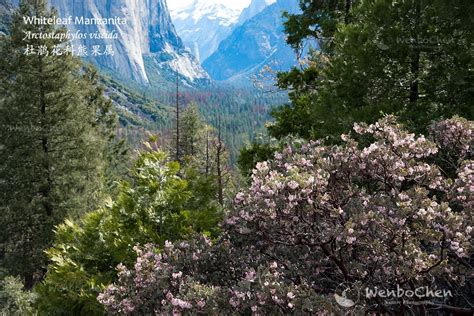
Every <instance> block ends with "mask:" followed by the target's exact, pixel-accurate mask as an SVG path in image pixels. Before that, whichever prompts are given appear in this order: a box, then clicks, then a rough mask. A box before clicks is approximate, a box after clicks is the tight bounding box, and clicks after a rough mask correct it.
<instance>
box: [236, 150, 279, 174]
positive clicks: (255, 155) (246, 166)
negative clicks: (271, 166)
mask: <svg viewBox="0 0 474 316" xmlns="http://www.w3.org/2000/svg"><path fill="white" fill-rule="evenodd" d="M277 150H278V147H277V146H275V145H272V144H269V143H258V142H253V143H252V144H251V145H250V146H248V147H245V148H243V149H242V150H241V151H240V155H239V160H238V161H237V165H238V166H239V170H240V172H241V173H242V175H243V176H244V177H247V178H248V177H250V176H251V175H252V170H253V169H254V168H255V166H256V165H257V162H261V161H267V160H270V159H272V158H273V155H274V154H275V152H276V151H277Z"/></svg>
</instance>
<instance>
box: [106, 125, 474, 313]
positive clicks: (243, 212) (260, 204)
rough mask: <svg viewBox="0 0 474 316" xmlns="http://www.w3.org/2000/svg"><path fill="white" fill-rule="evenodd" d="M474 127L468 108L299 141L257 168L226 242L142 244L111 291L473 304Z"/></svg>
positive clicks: (276, 300)
mask: <svg viewBox="0 0 474 316" xmlns="http://www.w3.org/2000/svg"><path fill="white" fill-rule="evenodd" d="M473 131H474V124H473V122H470V121H466V120H464V119H462V118H459V117H454V118H453V119H450V120H445V121H442V122H439V123H436V124H434V125H433V126H432V128H431V132H430V136H429V137H425V136H416V135H414V134H411V133H409V132H407V131H405V130H404V129H403V128H402V126H400V125H399V124H398V123H397V122H396V118H394V117H392V116H388V117H386V118H384V119H382V120H381V121H379V122H377V123H376V124H373V125H366V124H356V125H355V126H354V135H351V136H350V135H343V136H342V140H343V144H342V145H339V146H331V147H329V146H324V145H323V144H322V143H320V142H310V143H301V142H298V141H293V142H290V144H288V146H287V147H286V148H285V149H284V150H283V151H282V152H279V153H276V154H275V157H274V159H273V160H272V161H268V162H262V163H259V164H258V165H257V167H256V169H255V170H254V171H253V175H252V184H251V186H250V187H249V188H248V189H246V190H244V191H242V192H240V193H238V194H237V196H236V198H235V201H234V205H233V210H232V211H231V212H230V214H229V215H228V217H227V219H226V220H225V222H224V224H223V225H222V226H223V230H224V234H223V236H222V237H221V239H219V240H218V241H217V242H216V243H214V244H211V243H210V242H209V241H207V240H205V239H202V238H201V239H199V238H196V240H195V241H192V242H190V243H187V242H185V243H176V244H171V243H167V244H166V247H165V248H164V249H161V250H158V249H155V248H154V246H151V245H148V246H145V247H144V248H140V247H137V248H136V251H137V254H138V259H137V262H136V264H135V266H134V267H132V268H126V267H124V266H123V265H121V266H119V280H118V281H117V282H116V283H115V284H114V285H111V286H109V287H108V288H107V289H106V291H105V292H103V293H102V294H101V295H100V296H99V298H98V299H99V301H100V302H101V303H102V304H104V305H105V306H106V308H107V310H108V311H109V312H110V313H112V314H135V315H142V314H168V313H174V314H199V313H203V314H229V315H231V314H242V313H244V314H254V315H274V314H275V315H276V314H289V313H293V314H325V313H327V314H331V313H336V314H337V313H341V312H343V311H345V308H350V310H351V311H357V312H392V313H405V312H407V311H408V310H410V309H411V310H412V312H425V313H426V312H427V311H429V310H430V309H437V310H438V311H442V310H444V311H448V312H465V313H469V312H470V310H469V309H468V308H469V304H472V302H469V301H468V300H469V298H470V297H471V298H472V297H473V293H469V288H471V289H472V282H473V281H472V277H473V276H472V271H473V270H472V262H473V251H472V249H473V239H472V235H473V226H474V225H473V212H472V211H473V203H474V161H473V160H472V153H473V143H474V142H473V133H474V132H473ZM394 289H402V290H403V292H400V291H399V292H398V294H397V295H395V296H392V297H390V296H387V295H380V292H378V290H387V291H390V290H394ZM418 289H425V291H418ZM441 289H442V290H443V291H444V292H442V293H444V295H438V294H436V295H433V291H436V290H441ZM407 291H413V293H417V294H416V295H410V296H409V297H405V296H404V294H403V293H407ZM429 291H431V292H429ZM400 293H402V294H400ZM430 293H431V295H430ZM334 294H340V296H339V297H343V298H344V299H345V301H344V302H343V303H344V304H341V305H344V306H339V305H338V304H336V301H335V300H334ZM423 294H425V295H423ZM339 303H340V302H339ZM346 303H347V304H346Z"/></svg>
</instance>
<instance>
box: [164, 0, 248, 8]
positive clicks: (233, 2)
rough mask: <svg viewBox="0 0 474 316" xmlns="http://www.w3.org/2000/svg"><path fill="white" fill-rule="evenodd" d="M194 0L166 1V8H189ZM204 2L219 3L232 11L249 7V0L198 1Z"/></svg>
mask: <svg viewBox="0 0 474 316" xmlns="http://www.w3.org/2000/svg"><path fill="white" fill-rule="evenodd" d="M194 1H196V0H167V2H168V7H169V8H170V9H171V10H175V9H181V8H184V7H187V6H190V5H191V4H192V3H193V2H194ZM198 1H205V2H208V3H209V2H213V3H221V4H223V5H225V6H226V7H229V8H232V9H239V10H243V9H244V8H246V7H248V6H249V5H250V2H251V0H198Z"/></svg>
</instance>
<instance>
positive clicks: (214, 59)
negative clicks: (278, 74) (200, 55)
mask: <svg viewBox="0 0 474 316" xmlns="http://www.w3.org/2000/svg"><path fill="white" fill-rule="evenodd" d="M283 11H288V12H290V13H296V12H299V6H298V1H295V0H278V1H277V2H275V3H274V4H272V5H270V6H268V7H266V8H265V9H264V10H263V11H262V12H260V13H259V14H257V15H256V16H254V17H253V18H251V19H250V20H248V21H246V22H245V23H244V24H242V25H241V26H239V27H237V28H235V29H234V31H233V32H232V34H231V35H230V36H229V37H227V38H226V39H225V40H223V41H222V42H221V44H220V45H219V49H218V50H217V51H216V52H215V53H214V54H213V55H211V56H210V57H209V58H208V59H207V60H205V61H204V63H203V67H204V69H206V70H207V72H208V73H209V74H210V75H211V77H212V78H213V79H215V80H218V81H225V80H231V81H243V82H245V81H247V82H248V81H249V77H250V76H252V75H254V74H256V73H258V72H259V71H260V70H261V69H263V68H264V67H265V66H270V67H272V68H273V69H276V70H287V69H288V68H290V67H291V66H293V65H295V63H296V62H297V61H296V57H295V54H294V52H293V51H292V49H291V48H290V47H289V46H288V45H287V44H286V41H285V38H286V36H285V34H284V32H283V18H282V12H283Z"/></svg>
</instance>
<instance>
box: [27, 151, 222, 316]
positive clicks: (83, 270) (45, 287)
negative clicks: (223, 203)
mask: <svg viewBox="0 0 474 316" xmlns="http://www.w3.org/2000/svg"><path fill="white" fill-rule="evenodd" d="M145 145H146V146H145V148H146V150H145V151H142V152H141V153H140V155H139V157H138V158H137V160H136V162H135V164H134V166H133V168H132V170H131V172H130V181H122V182H121V184H120V189H119V193H118V195H117V196H116V197H115V198H114V200H113V201H112V200H109V201H106V203H105V204H106V205H105V206H104V207H103V208H101V209H99V210H97V211H95V212H92V213H89V214H87V215H86V216H84V217H83V218H82V219H81V220H80V221H78V222H73V221H66V222H65V223H64V224H62V225H60V226H59V227H58V229H57V233H56V240H55V243H54V246H53V248H51V249H49V250H48V256H49V258H50V260H51V262H52V263H51V264H50V266H49V269H48V273H47V275H46V278H45V281H44V282H43V283H42V284H40V285H38V286H37V287H36V291H37V293H38V294H39V296H40V299H39V302H38V308H39V310H40V312H41V313H43V314H45V315H65V314H68V315H69V314H81V315H97V314H99V315H100V314H103V313H104V311H103V308H102V307H101V306H100V304H99V303H98V302H97V300H96V297H97V294H98V293H99V292H100V291H101V290H102V289H103V286H104V285H108V284H110V282H112V281H113V280H114V278H115V276H116V270H115V268H116V266H117V265H118V264H119V263H121V262H122V263H126V264H132V263H133V262H134V260H135V257H136V254H135V252H134V250H133V247H134V246H135V245H137V244H141V245H144V244H147V243H156V244H159V245H163V244H164V242H165V241H166V240H171V241H173V240H182V239H186V238H189V236H191V235H192V234H193V233H195V232H199V233H204V234H207V235H209V236H213V237H215V236H216V234H217V233H218V228H217V223H218V222H219V221H220V219H221V211H220V208H219V207H218V205H217V203H216V202H215V189H214V187H213V184H212V183H210V182H209V181H208V179H207V178H204V177H201V176H200V175H199V174H198V173H197V172H196V171H194V170H193V169H191V168H189V169H185V170H181V171H180V166H179V164H178V163H176V162H170V161H169V160H168V158H167V155H166V154H165V153H164V152H162V151H159V150H154V149H153V148H155V147H154V146H152V145H151V144H148V143H147V144H145ZM180 174H181V175H180Z"/></svg>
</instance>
